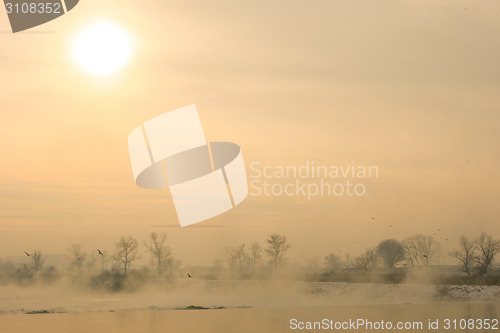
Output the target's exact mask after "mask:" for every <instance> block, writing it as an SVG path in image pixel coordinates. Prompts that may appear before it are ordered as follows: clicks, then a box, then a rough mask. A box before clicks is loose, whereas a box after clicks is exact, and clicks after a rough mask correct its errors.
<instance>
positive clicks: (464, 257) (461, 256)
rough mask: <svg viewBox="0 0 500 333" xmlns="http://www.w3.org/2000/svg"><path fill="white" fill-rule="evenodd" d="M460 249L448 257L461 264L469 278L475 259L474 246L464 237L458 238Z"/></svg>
mask: <svg viewBox="0 0 500 333" xmlns="http://www.w3.org/2000/svg"><path fill="white" fill-rule="evenodd" d="M458 244H459V246H460V248H459V249H458V250H453V251H451V252H450V256H452V257H454V258H457V259H458V260H459V261H460V263H461V264H462V268H463V270H464V272H465V273H467V276H468V277H469V278H470V274H471V269H472V264H473V263H474V260H475V258H476V246H475V243H474V242H471V241H470V240H469V239H468V238H467V237H466V236H462V237H460V240H459V241H458Z"/></svg>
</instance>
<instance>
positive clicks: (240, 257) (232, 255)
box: [225, 244, 249, 273]
mask: <svg viewBox="0 0 500 333" xmlns="http://www.w3.org/2000/svg"><path fill="white" fill-rule="evenodd" d="M225 251H226V260H227V263H228V265H229V268H230V269H231V271H232V272H233V273H236V271H237V272H238V273H241V272H242V270H243V266H244V263H245V262H246V261H247V260H248V259H249V257H248V254H247V251H246V249H245V244H241V245H240V246H236V247H228V248H226V250H225ZM236 268H238V270H236Z"/></svg>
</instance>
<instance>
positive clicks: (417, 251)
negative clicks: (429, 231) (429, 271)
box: [403, 234, 440, 265]
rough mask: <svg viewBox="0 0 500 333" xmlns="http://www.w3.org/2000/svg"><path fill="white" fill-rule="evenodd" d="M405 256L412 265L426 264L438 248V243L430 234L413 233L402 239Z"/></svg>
mask: <svg viewBox="0 0 500 333" xmlns="http://www.w3.org/2000/svg"><path fill="white" fill-rule="evenodd" d="M403 247H404V249H405V256H406V258H407V259H408V261H409V262H410V263H411V264H412V265H418V264H420V263H422V264H424V265H428V264H429V262H430V261H431V260H432V257H434V256H435V255H436V253H438V252H439V250H440V245H439V243H438V242H437V241H436V239H435V238H434V237H432V236H425V235H420V234H419V235H413V236H411V237H408V238H406V239H405V240H404V241H403Z"/></svg>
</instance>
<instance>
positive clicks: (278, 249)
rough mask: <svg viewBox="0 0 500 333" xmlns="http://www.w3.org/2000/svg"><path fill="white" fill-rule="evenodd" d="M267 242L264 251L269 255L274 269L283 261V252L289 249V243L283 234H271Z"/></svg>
mask: <svg viewBox="0 0 500 333" xmlns="http://www.w3.org/2000/svg"><path fill="white" fill-rule="evenodd" d="M266 243H267V244H268V246H267V249H266V253H267V254H268V255H269V256H270V257H271V262H272V264H273V266H274V268H275V269H277V268H278V266H279V265H280V264H281V263H282V262H283V260H284V256H285V253H286V252H287V251H288V249H290V244H288V241H287V239H286V236H284V235H278V234H272V235H271V236H269V239H267V240H266Z"/></svg>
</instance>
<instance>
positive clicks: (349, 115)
mask: <svg viewBox="0 0 500 333" xmlns="http://www.w3.org/2000/svg"><path fill="white" fill-rule="evenodd" d="M97 19H106V20H109V21H111V22H114V23H116V24H119V25H121V26H123V27H124V28H125V29H126V30H127V31H128V32H129V33H130V34H131V35H132V36H133V37H134V39H135V41H136V46H135V51H134V55H133V58H132V61H131V63H130V64H129V65H128V66H127V67H126V68H124V69H122V70H119V71H118V72H116V73H115V74H113V75H110V76H105V77H97V76H92V75H91V74H89V73H86V72H85V71H84V70H83V69H82V68H81V67H80V66H79V65H78V64H76V63H75V62H74V60H73V59H72V58H71V55H70V45H71V41H72V38H74V36H75V35H76V34H77V33H78V32H79V31H80V30H81V29H82V28H83V27H85V26H86V25H88V24H91V23H92V22H93V21H95V20H97ZM9 29H10V27H9V24H8V19H7V15H6V14H5V15H0V73H1V75H2V78H1V81H0V82H1V83H0V142H1V144H0V156H1V157H0V162H1V164H0V257H1V256H4V255H5V256H10V255H17V254H22V253H23V251H24V250H31V249H35V248H39V249H41V250H42V251H44V252H45V253H51V254H57V253H64V252H65V251H66V249H67V248H68V247H69V246H70V245H71V244H73V243H81V244H82V245H84V246H85V247H86V248H88V249H92V248H95V247H100V248H106V249H108V250H111V249H112V244H113V241H114V240H116V239H117V238H118V237H120V236H122V235H127V234H133V235H135V236H136V237H138V238H145V237H146V236H147V234H148V233H149V232H151V231H153V230H156V231H161V230H165V231H167V232H168V233H169V235H170V240H171V245H172V247H173V249H174V254H175V255H176V256H177V257H179V258H180V259H182V260H183V261H184V262H185V263H194V264H210V263H211V262H212V260H214V259H216V258H217V257H220V256H222V253H223V248H224V247H225V246H232V245H237V244H239V243H242V242H250V241H253V240H259V241H261V242H262V241H263V240H264V239H265V238H266V237H267V236H268V235H269V234H270V233H273V232H279V233H283V234H286V235H288V237H289V239H290V242H291V244H292V249H291V250H290V256H291V257H292V256H293V257H294V258H296V259H297V260H303V259H305V258H307V257H310V256H315V255H318V256H321V257H322V256H324V255H325V254H326V253H328V252H337V251H338V250H343V251H344V252H350V253H352V254H353V255H356V254H359V253H360V252H361V251H362V250H364V248H365V247H367V246H371V245H376V244H377V243H378V242H379V241H380V240H382V239H385V238H397V239H402V238H405V237H407V236H409V235H411V234H414V233H424V234H432V233H433V232H435V231H436V229H438V228H440V229H441V230H442V231H441V233H442V234H443V235H442V236H440V235H439V238H438V240H440V241H442V243H443V246H444V249H443V258H446V252H447V251H448V250H450V249H451V247H452V246H453V245H454V244H455V242H456V241H457V240H458V237H459V236H460V235H462V234H466V233H467V234H469V233H474V234H475V233H478V232H479V231H481V230H485V231H489V232H491V233H493V234H494V235H495V236H496V237H500V224H499V223H498V222H499V220H498V215H499V208H498V198H499V197H500V191H499V189H498V187H497V185H498V184H500V182H499V180H500V177H499V175H498V173H497V170H498V167H499V161H500V149H499V148H498V142H499V137H500V134H499V130H498V127H499V124H500V115H499V109H498V108H499V105H500V103H499V102H500V95H499V94H498V91H499V88H500V87H499V85H500V82H499V78H500V65H499V64H500V62H499V61H498V59H500V4H498V2H496V1H483V2H481V5H478V4H477V3H476V2H474V1H433V2H432V3H430V2H427V3H425V4H423V3H421V2H419V1H384V2H382V3H381V2H378V3H366V2H364V1H332V0H329V1H326V0H325V1H322V0H321V1H314V2H311V1H296V0H287V1H251V2H249V1H247V2H241V1H221V0H216V1H210V2H202V1H182V2H179V1H149V2H139V1H135V2H130V1H127V2H123V1H107V2H106V4H103V3H102V1H96V0H85V1H81V2H80V4H79V5H78V6H77V7H76V8H75V9H74V10H72V11H71V12H70V13H68V14H67V15H65V16H63V17H61V18H59V19H56V20H54V21H52V22H50V23H48V24H45V25H43V26H40V27H37V28H34V29H32V30H30V31H27V32H24V33H18V34H11V33H9ZM189 104H196V106H197V108H198V112H199V114H200V118H201V121H202V124H203V127H204V131H205V135H206V136H207V138H208V139H209V140H211V141H230V142H235V143H237V144H239V145H240V146H241V148H242V151H243V157H244V159H245V162H246V165H247V172H248V173H250V170H249V165H250V163H251V162H253V161H258V162H261V163H262V164H266V165H267V164H269V165H300V164H303V163H305V162H306V161H307V160H310V161H311V160H314V161H315V162H316V163H317V164H326V165H348V164H350V163H351V161H356V163H359V164H365V165H376V166H378V168H379V170H380V175H379V178H378V179H375V180H371V181H370V182H369V183H368V184H367V194H366V195H365V196H363V197H361V198H346V197H343V198H332V197H323V198H316V199H313V200H310V201H308V200H307V199H304V198H296V197H285V196H284V197H279V198H273V197H263V196H260V197H253V196H249V197H248V198H247V199H246V200H245V201H244V202H243V203H242V204H241V205H240V206H238V207H237V208H236V209H233V210H231V211H230V212H228V213H226V214H223V215H221V216H219V217H215V218H213V219H211V220H210V221H207V222H203V223H201V224H199V225H196V226H193V227H189V228H183V229H181V228H179V227H178V222H177V218H176V215H175V210H174V207H173V205H172V203H171V201H170V200H169V198H168V196H167V193H165V192H162V191H151V190H144V189H141V188H138V187H136V186H135V184H134V181H133V177H132V172H131V169H130V163H129V157H128V148H127V137H128V134H129V133H130V131H131V130H132V129H134V128H135V127H136V126H138V125H139V124H141V123H142V122H144V121H145V120H148V119H150V118H152V117H154V116H156V115H158V114H161V113H163V112H166V111H169V110H171V109H175V108H178V107H181V106H184V105H189ZM467 161H470V162H467ZM371 217H376V220H372V219H371ZM389 225H392V228H389V227H388V226H389ZM165 226H168V228H163V227H165ZM444 238H449V239H450V242H448V243H447V242H445V241H444ZM358 242H359V243H358ZM450 243H451V244H450Z"/></svg>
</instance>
